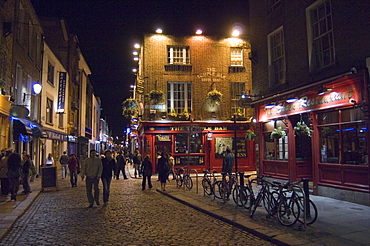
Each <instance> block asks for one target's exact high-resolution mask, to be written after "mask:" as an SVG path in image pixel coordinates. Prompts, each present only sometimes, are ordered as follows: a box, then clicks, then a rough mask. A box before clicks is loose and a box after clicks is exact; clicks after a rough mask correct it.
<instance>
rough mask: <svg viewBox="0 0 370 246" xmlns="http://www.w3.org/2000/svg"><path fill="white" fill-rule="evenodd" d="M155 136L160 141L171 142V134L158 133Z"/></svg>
mask: <svg viewBox="0 0 370 246" xmlns="http://www.w3.org/2000/svg"><path fill="white" fill-rule="evenodd" d="M155 138H156V140H157V141H158V142H171V135H169V134H168V135H162V134H157V135H155Z"/></svg>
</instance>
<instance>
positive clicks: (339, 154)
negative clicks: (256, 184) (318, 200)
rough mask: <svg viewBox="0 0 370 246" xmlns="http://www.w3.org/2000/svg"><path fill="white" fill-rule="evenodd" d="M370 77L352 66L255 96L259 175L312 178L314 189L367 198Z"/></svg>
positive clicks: (331, 194) (283, 177) (328, 193)
mask: <svg viewBox="0 0 370 246" xmlns="http://www.w3.org/2000/svg"><path fill="white" fill-rule="evenodd" d="M368 81H369V79H368V73H367V71H366V70H364V71H361V72H358V73H351V72H349V73H346V74H343V75H341V76H337V77H336V78H332V79H328V80H324V81H319V82H316V83H313V84H309V85H306V86H302V87H300V88H296V89H292V90H290V91H286V92H282V93H279V94H277V95H275V96H270V97H266V98H263V99H259V100H256V101H254V102H253V104H254V107H255V109H256V115H257V122H258V123H257V124H258V128H259V133H258V134H259V135H258V139H259V146H260V148H259V153H258V157H257V158H258V160H259V175H271V176H272V177H273V178H280V179H283V180H290V181H295V180H300V179H301V178H309V179H310V181H311V182H312V185H313V192H314V194H318V195H323V196H329V197H342V198H345V197H347V196H348V197H351V198H352V199H349V200H358V201H361V202H364V203H366V201H367V202H368V199H369V183H370V182H369V181H370V178H369V177H370V176H369V161H368V153H369V143H368V141H369V131H368V128H369V108H368V105H369V94H368V84H369V83H368ZM287 99H290V100H287ZM287 101H288V102H290V103H288V102H287ZM279 131H284V132H285V134H281V135H278V134H274V133H279Z"/></svg>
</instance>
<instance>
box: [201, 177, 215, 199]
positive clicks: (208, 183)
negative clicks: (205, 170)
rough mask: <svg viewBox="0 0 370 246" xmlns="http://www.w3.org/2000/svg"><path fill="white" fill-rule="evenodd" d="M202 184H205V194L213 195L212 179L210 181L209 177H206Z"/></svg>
mask: <svg viewBox="0 0 370 246" xmlns="http://www.w3.org/2000/svg"><path fill="white" fill-rule="evenodd" d="M202 186H203V190H204V193H205V194H207V195H212V193H213V189H212V184H211V181H209V179H206V178H204V179H203V180H202Z"/></svg>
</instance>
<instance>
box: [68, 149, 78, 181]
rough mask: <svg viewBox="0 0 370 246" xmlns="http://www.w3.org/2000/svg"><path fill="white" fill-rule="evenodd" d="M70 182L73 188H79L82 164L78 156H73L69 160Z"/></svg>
mask: <svg viewBox="0 0 370 246" xmlns="http://www.w3.org/2000/svg"><path fill="white" fill-rule="evenodd" d="M67 165H68V169H69V180H70V182H71V185H72V187H77V174H78V172H79V171H80V162H79V161H78V159H77V156H76V154H71V155H70V156H69V159H68V163H67Z"/></svg>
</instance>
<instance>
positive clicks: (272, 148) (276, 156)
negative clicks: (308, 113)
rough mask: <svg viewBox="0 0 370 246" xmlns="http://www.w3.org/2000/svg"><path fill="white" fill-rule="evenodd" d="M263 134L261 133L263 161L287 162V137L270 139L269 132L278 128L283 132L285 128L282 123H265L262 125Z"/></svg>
mask: <svg viewBox="0 0 370 246" xmlns="http://www.w3.org/2000/svg"><path fill="white" fill-rule="evenodd" d="M263 127H264V130H263V131H264V132H263V138H264V144H265V146H264V147H265V148H264V150H265V153H264V159H265V160H280V161H283V160H284V161H286V160H288V136H287V135H286V136H285V137H282V138H279V139H275V138H271V132H272V131H273V130H274V129H277V128H278V127H281V130H283V131H285V130H286V126H285V124H284V123H283V122H282V121H279V120H278V121H276V122H275V123H274V121H271V122H268V123H265V124H264V125H263Z"/></svg>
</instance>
